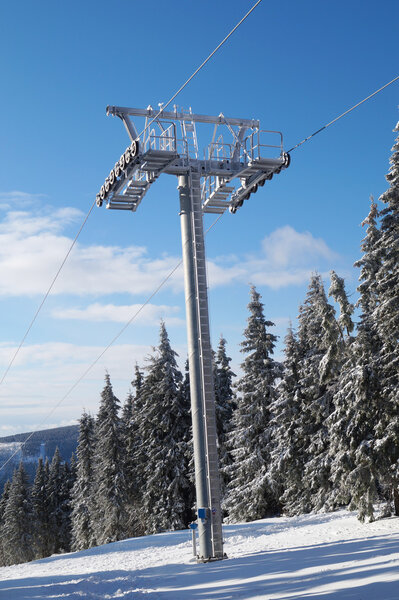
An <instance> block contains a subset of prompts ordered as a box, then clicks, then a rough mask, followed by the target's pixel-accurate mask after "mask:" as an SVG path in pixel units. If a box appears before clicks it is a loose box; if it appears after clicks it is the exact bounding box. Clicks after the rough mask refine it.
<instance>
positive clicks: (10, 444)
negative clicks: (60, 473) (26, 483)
mask: <svg viewBox="0 0 399 600" xmlns="http://www.w3.org/2000/svg"><path fill="white" fill-rule="evenodd" d="M30 435H31V433H30V432H27V433H18V434H16V435H9V436H7V437H3V438H0V467H1V466H2V465H3V464H4V463H5V462H6V461H7V460H8V459H9V457H10V456H11V455H12V454H13V453H14V452H16V450H18V452H17V453H16V454H15V456H14V457H13V458H12V460H11V461H10V462H9V463H8V464H7V465H6V467H5V468H4V469H2V470H1V471H0V492H2V490H3V486H4V484H5V482H6V481H7V479H10V478H11V477H12V473H13V471H14V469H15V468H16V467H17V466H18V464H19V462H20V461H21V460H22V461H23V463H24V465H25V467H26V470H27V472H28V475H29V477H30V479H31V480H33V477H34V475H35V471H36V465H37V461H38V460H39V457H42V458H43V460H44V459H45V458H48V459H49V460H50V461H51V459H52V458H53V455H54V451H55V449H56V447H57V446H58V448H59V451H60V454H61V457H62V460H64V461H69V460H70V458H71V456H72V454H73V453H74V452H76V446H77V443H78V436H79V425H69V426H67V427H56V428H54V429H45V430H43V431H36V432H35V433H34V434H33V435H32V437H31V438H30V439H29V440H28V441H27V443H26V444H25V445H24V446H23V443H24V441H25V440H26V439H27V438H28V437H29V436H30Z"/></svg>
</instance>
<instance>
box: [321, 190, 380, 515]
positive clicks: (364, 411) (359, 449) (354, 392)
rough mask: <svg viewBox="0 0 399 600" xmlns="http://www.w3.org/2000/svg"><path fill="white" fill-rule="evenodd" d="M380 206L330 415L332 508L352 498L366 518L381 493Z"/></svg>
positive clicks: (366, 242) (365, 244)
mask: <svg viewBox="0 0 399 600" xmlns="http://www.w3.org/2000/svg"><path fill="white" fill-rule="evenodd" d="M377 218H378V210H377V205H376V204H375V203H374V201H373V199H372V201H371V207H370V212H369V215H368V217H367V218H366V219H365V220H364V221H363V223H362V225H363V226H365V225H367V233H366V236H365V238H364V239H363V241H362V245H361V249H362V251H363V256H362V258H361V259H360V260H358V261H357V262H356V263H355V266H356V267H359V268H360V276H359V280H360V284H359V286H358V291H359V293H360V298H359V301H358V303H357V305H358V307H359V308H360V309H361V314H360V320H359V324H358V327H357V336H356V338H355V339H353V340H352V341H351V343H350V345H349V349H348V350H347V352H346V355H345V363H344V364H343V367H342V370H341V375H340V378H339V384H338V390H337V393H336V395H335V399H334V403H335V409H334V412H333V413H332V414H331V416H330V417H329V419H328V425H329V432H330V457H331V481H332V484H333V489H332V494H331V505H332V508H334V507H336V506H339V505H345V504H348V503H350V504H349V506H350V508H351V509H358V511H359V512H358V517H359V519H360V520H362V521H363V520H365V519H366V518H368V519H370V520H372V519H373V518H374V517H373V514H374V512H373V502H375V501H376V500H377V498H378V474H377V470H376V461H375V456H374V455H375V434H374V427H375V423H376V420H377V414H378V405H379V402H380V378H379V375H378V367H377V364H376V356H377V355H378V352H379V349H380V347H381V344H380V342H379V338H378V334H377V330H376V325H375V322H374V318H373V311H374V309H375V307H376V306H377V293H376V274H377V272H378V270H379V265H380V250H379V231H378V228H377Z"/></svg>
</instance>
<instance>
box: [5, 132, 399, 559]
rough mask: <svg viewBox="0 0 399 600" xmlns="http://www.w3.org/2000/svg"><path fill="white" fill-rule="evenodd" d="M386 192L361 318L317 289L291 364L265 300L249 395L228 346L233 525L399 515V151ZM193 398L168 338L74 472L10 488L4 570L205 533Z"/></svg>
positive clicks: (253, 331)
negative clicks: (339, 514)
mask: <svg viewBox="0 0 399 600" xmlns="http://www.w3.org/2000/svg"><path fill="white" fill-rule="evenodd" d="M395 131H399V124H398V125H397V126H396V128H395ZM387 180H388V183H389V188H388V190H387V191H386V192H385V193H384V194H382V196H381V198H380V201H379V204H377V203H375V202H374V200H373V199H372V200H371V206H370V212H369V214H368V216H367V217H366V218H365V220H364V222H363V223H362V225H363V226H364V227H365V237H364V239H363V241H362V245H361V250H362V256H361V258H360V260H358V261H357V262H356V263H355V266H356V267H357V268H358V269H359V286H358V292H359V299H358V301H357V302H356V305H353V304H351V302H350V301H349V299H348V297H347V294H346V290H345V285H344V280H343V279H342V278H341V277H339V276H338V275H337V274H336V273H335V272H334V271H332V272H331V273H330V284H329V289H328V291H326V289H325V287H324V282H323V279H322V277H321V275H320V274H317V273H314V274H313V275H312V276H311V279H310V282H309V287H308V291H307V294H306V297H305V299H304V301H303V304H302V305H301V306H300V307H299V315H298V322H297V327H296V328H295V329H294V327H293V326H290V327H289V330H288V333H287V335H286V338H285V360H284V361H283V362H282V363H280V362H278V361H276V360H275V359H274V358H273V354H274V349H275V345H276V341H277V339H276V336H275V335H273V333H272V332H271V328H272V327H273V323H272V322H271V321H269V320H267V318H266V316H265V313H264V306H263V304H262V302H261V296H260V294H259V292H258V291H257V290H256V289H255V287H253V286H252V287H251V290H250V303H249V305H248V312H249V317H248V322H247V327H246V329H245V330H244V333H243V341H242V343H241V351H242V353H243V356H244V359H243V362H242V364H241V373H240V376H239V377H238V379H236V380H235V374H234V373H233V372H232V370H231V367H230V362H231V359H230V358H229V357H228V354H227V350H226V340H225V339H224V338H223V337H221V338H220V341H219V345H218V348H217V351H216V352H215V353H214V383H215V398H216V418H217V433H218V445H219V458H220V467H221V485H222V494H223V510H224V514H225V518H226V520H228V521H232V522H235V521H251V520H254V519H259V518H263V517H266V516H271V515H279V514H286V515H296V514H301V513H306V512H310V511H331V510H335V509H336V508H338V507H343V506H348V507H349V508H350V509H351V510H353V509H356V510H357V511H358V516H359V519H360V520H363V521H364V520H366V519H367V520H373V519H374V518H375V507H376V504H377V503H378V504H379V514H380V515H382V516H386V515H390V514H395V515H399V393H398V391H399V381H398V378H399V345H398V343H399V138H397V140H396V143H395V145H394V147H393V154H392V157H391V166H390V170H389V173H388V175H387ZM354 315H356V318H355V316H354ZM355 321H356V323H355ZM189 388H190V384H189V377H188V373H187V370H186V372H185V373H184V374H182V373H181V372H180V370H179V368H178V365H177V362H176V353H175V352H174V350H173V349H172V347H171V344H170V341H169V337H168V334H167V331H166V328H165V324H164V323H161V327H160V338H159V345H158V346H157V347H156V348H154V352H153V355H152V356H151V357H150V359H149V361H148V365H147V366H146V368H145V369H144V370H141V368H140V367H139V366H137V365H136V368H135V373H134V377H133V381H132V389H131V391H130V392H129V394H128V396H127V398H126V400H125V403H124V405H123V406H122V407H121V406H120V402H119V400H118V399H117V398H116V397H115V395H114V393H113V389H112V384H111V379H110V376H109V375H108V374H106V377H105V386H104V389H103V391H102V394H101V401H100V407H99V411H98V414H97V416H96V417H93V416H92V415H90V414H87V413H84V414H83V415H82V417H81V419H80V436H79V442H78V448H77V455H76V457H75V458H73V459H72V460H71V462H70V463H66V462H62V461H61V460H60V455H59V452H58V451H56V452H55V454H54V457H53V459H52V461H51V463H49V462H48V461H46V462H45V463H44V464H43V462H42V461H41V460H39V463H38V466H37V471H36V477H35V480H34V482H33V484H32V485H30V484H29V483H28V479H27V476H26V473H25V471H24V467H23V465H22V463H21V465H20V467H19V469H17V470H16V471H15V473H14V476H13V478H12V480H11V481H10V482H7V484H6V486H5V488H4V492H3V495H2V497H1V499H0V534H1V535H0V564H1V565H9V564H13V563H19V562H25V561H29V560H32V559H35V558H42V557H45V556H49V555H51V554H52V553H59V552H67V551H70V550H82V549H85V548H89V547H91V546H94V545H99V544H105V543H109V542H113V541H117V540H121V539H124V538H126V537H131V536H137V535H145V534H151V533H156V532H160V531H165V530H173V529H181V528H184V527H187V525H188V523H189V522H190V521H192V520H193V519H194V518H195V506H194V505H195V493H194V483H193V482H194V474H193V457H192V442H191V418H190V399H189V395H190V389H189Z"/></svg>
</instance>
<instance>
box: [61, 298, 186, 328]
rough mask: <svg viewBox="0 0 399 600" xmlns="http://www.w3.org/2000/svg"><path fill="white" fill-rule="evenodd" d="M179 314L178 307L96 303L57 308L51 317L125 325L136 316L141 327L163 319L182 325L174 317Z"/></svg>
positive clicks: (182, 321)
mask: <svg viewBox="0 0 399 600" xmlns="http://www.w3.org/2000/svg"><path fill="white" fill-rule="evenodd" d="M138 311H140V312H138ZM179 312H180V307H179V306H166V305H159V306H158V305H156V304H147V305H146V306H144V308H143V307H142V304H130V305H116V304H100V303H99V302H96V303H94V304H90V305H89V306H87V307H86V308H64V309H62V308H58V309H55V310H53V311H52V316H53V317H54V318H56V319H77V320H81V321H114V322H116V323H126V322H127V321H129V320H130V319H131V318H132V317H133V316H134V315H136V314H137V317H136V318H135V322H136V323H140V324H141V325H156V324H157V323H159V321H160V319H164V320H165V321H166V323H167V324H168V325H184V323H185V321H184V320H183V319H181V318H179V317H177V316H174V315H176V314H177V313H179Z"/></svg>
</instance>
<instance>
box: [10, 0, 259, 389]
mask: <svg viewBox="0 0 399 600" xmlns="http://www.w3.org/2000/svg"><path fill="white" fill-rule="evenodd" d="M261 2H262V0H258V1H257V2H256V3H255V4H254V5H253V7H252V8H251V9H250V10H249V11H248V12H247V13H246V14H245V15H244V16H243V17H242V19H241V20H240V21H239V22H238V23H237V25H235V27H233V29H232V30H231V31H230V33H228V34H227V35H226V37H225V38H224V39H223V40H222V41H221V42H220V44H218V46H216V48H215V49H214V50H213V51H212V52H211V53H210V54H209V56H208V57H207V58H206V59H205V60H204V61H203V62H202V63H201V64H200V66H199V67H198V68H197V69H196V70H195V71H194V72H193V73H192V75H190V77H189V78H188V79H187V81H185V82H184V83H183V85H182V86H180V88H179V89H178V90H177V92H175V93H174V94H173V96H172V97H171V98H170V99H169V100H168V102H167V103H166V104H165V105H164V106H163V107H162V108H161V110H160V111H159V112H158V114H156V115H155V117H154V118H153V119H152V120H151V121H150V122H149V123H148V124H147V125H146V127H145V128H144V129H143V131H142V132H141V133H140V135H139V137H140V136H141V135H143V134H144V133H145V132H146V131H147V129H148V128H149V126H150V125H151V124H152V123H153V122H154V121H155V120H156V119H157V118H158V117H159V116H160V115H161V114H162V110H164V109H165V108H166V107H167V106H169V104H171V102H173V100H174V99H175V98H176V97H177V96H178V95H179V94H180V92H181V91H182V90H183V89H184V88H185V87H186V86H187V85H188V84H189V83H190V81H191V80H192V79H193V78H194V77H195V76H196V75H197V73H199V71H200V70H201V69H202V68H203V67H204V66H205V65H206V64H207V62H209V60H210V59H211V58H212V57H213V56H214V55H215V54H216V52H217V51H218V50H219V49H220V48H221V47H222V46H223V44H225V42H227V40H228V39H229V38H230V37H231V36H232V35H233V33H234V32H235V31H236V30H237V29H238V27H240V25H241V24H242V23H243V22H244V21H245V20H246V19H247V18H248V17H249V15H250V14H251V13H252V11H253V10H255V8H256V7H257V6H258V5H259V4H260V3H261ZM95 203H96V201H94V202H93V204H92V205H91V207H90V210H89V212H88V213H87V215H86V217H85V219H84V221H83V223H82V225H81V227H80V229H79V231H78V233H77V235H76V237H75V239H74V240H73V242H72V244H71V247H70V248H69V250H68V252H67V254H66V255H65V258H64V260H63V261H62V263H61V265H60V267H59V269H58V271H57V273H56V275H55V277H54V279H53V281H52V282H51V284H50V287H49V288H48V290H47V292H46V293H45V295H44V297H43V300H42V301H41V303H40V305H39V307H38V309H37V311H36V313H35V315H34V317H33V319H32V321H31V322H30V324H29V326H28V328H27V330H26V332H25V335H24V336H23V338H22V340H21V342H20V344H19V346H18V348H17V350H16V351H15V353H14V355H13V357H12V359H11V361H10V363H9V364H8V366H7V368H6V370H5V372H4V374H3V377H2V378H1V380H0V386H1V384H2V383H3V381H4V379H5V378H6V376H7V374H8V372H9V370H10V369H11V367H12V365H13V364H14V361H15V359H16V357H17V355H18V354H19V351H20V350H21V348H22V346H23V344H24V342H25V340H26V338H27V336H28V334H29V332H30V330H31V329H32V326H33V324H34V323H35V321H36V319H37V317H38V316H39V313H40V311H41V309H42V308H43V305H44V303H45V302H46V300H47V297H48V296H49V294H50V292H51V290H52V288H53V287H54V284H55V282H56V280H57V279H58V276H59V274H60V273H61V271H62V268H63V267H64V265H65V263H66V261H67V259H68V257H69V255H70V253H71V251H72V249H73V247H74V245H75V243H76V241H77V239H78V237H79V235H80V234H81V232H82V229H83V227H84V226H85V224H86V222H87V219H88V218H89V216H90V213H91V212H92V210H93V208H94V205H95Z"/></svg>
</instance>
